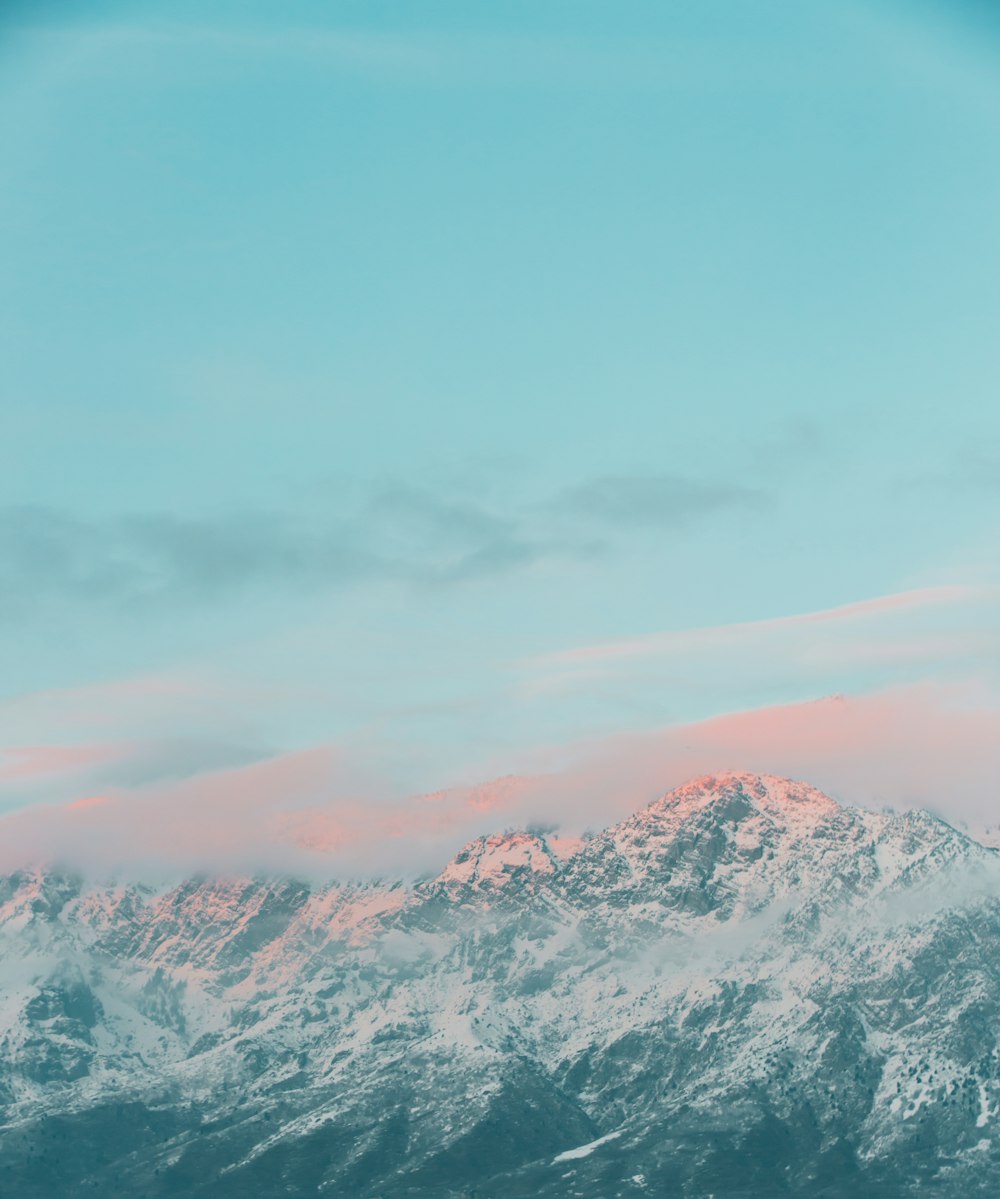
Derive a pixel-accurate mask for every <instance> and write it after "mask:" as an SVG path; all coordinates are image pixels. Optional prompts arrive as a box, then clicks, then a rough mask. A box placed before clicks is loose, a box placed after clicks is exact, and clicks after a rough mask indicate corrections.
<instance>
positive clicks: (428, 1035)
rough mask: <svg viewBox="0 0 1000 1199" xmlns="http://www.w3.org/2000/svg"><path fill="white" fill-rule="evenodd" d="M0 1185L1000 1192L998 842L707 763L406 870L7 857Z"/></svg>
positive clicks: (70, 1192)
mask: <svg viewBox="0 0 1000 1199" xmlns="http://www.w3.org/2000/svg"><path fill="white" fill-rule="evenodd" d="M0 897H2V906H0V938H2V941H0V946H2V959H3V963H4V989H3V1004H2V1009H0V1013H2V1030H0V1036H2V1047H3V1052H2V1061H3V1063H4V1064H3V1073H2V1075H0V1100H2V1102H3V1105H4V1106H3V1113H4V1119H3V1132H2V1135H0V1187H2V1193H3V1194H4V1195H8V1194H9V1195H11V1196H17V1197H18V1199H34V1197H36V1196H37V1197H39V1199H41V1197H42V1196H45V1197H46V1199H47V1197H48V1196H51V1195H53V1194H60V1195H67V1196H75V1195H84V1194H86V1195H95V1196H98V1197H102V1199H103V1197H107V1199H111V1197H112V1196H119V1195H125V1194H128V1195H147V1196H150V1197H154V1196H155V1197H160V1196H168V1195H192V1196H196V1195H205V1196H209V1195H210V1196H222V1197H224V1196H229V1195H232V1196H238V1195H239V1196H242V1195H247V1194H283V1195H291V1196H306V1195H317V1194H324V1193H329V1194H338V1195H345V1196H352V1197H353V1196H358V1197H359V1199H361V1197H366V1199H375V1197H376V1196H381V1197H383V1199H390V1197H396V1196H404V1195H418V1194H419V1195H422V1196H432V1197H441V1199H445V1197H452V1196H465V1195H470V1194H473V1193H475V1194H477V1195H481V1196H496V1197H497V1199H500V1197H501V1196H503V1197H505V1199H511V1197H514V1199H520V1197H521V1196H523V1197H524V1199H527V1197H528V1196H533V1195H551V1196H553V1197H555V1196H565V1195H581V1196H591V1195H607V1196H633V1195H634V1196H641V1195H646V1194H649V1195H679V1196H691V1197H694V1196H699V1197H700V1196H706V1195H709V1194H712V1195H715V1196H717V1197H722V1196H731V1197H733V1199H735V1197H736V1196H754V1197H759V1196H770V1195H782V1194H787V1195H801V1196H810V1197H812V1196H817V1195H827V1196H845V1197H846V1196H849V1195H851V1196H855V1195H858V1194H870V1195H879V1196H891V1197H900V1199H902V1197H904V1196H905V1197H907V1199H908V1197H910V1196H914V1197H916V1196H918V1195H920V1196H924V1195H936V1196H948V1197H950V1196H956V1197H957V1196H969V1195H980V1196H983V1197H984V1199H985V1197H986V1196H992V1195H993V1194H995V1183H996V1178H997V1177H998V1171H1000V1138H998V1137H997V1136H996V1134H995V1122H996V1121H997V1120H998V1119H1000V1045H998V1034H1000V857H998V855H997V853H996V852H995V851H993V850H991V849H989V848H986V847H984V846H983V845H981V844H979V843H978V842H976V841H975V840H973V839H970V838H969V837H967V836H965V835H964V834H962V833H961V832H959V831H957V830H956V829H954V828H952V827H951V826H949V825H948V824H946V823H944V822H943V821H941V820H939V819H937V818H935V817H933V816H930V815H928V814H926V813H922V812H907V813H903V814H891V813H875V812H871V811H864V810H860V809H852V808H845V807H841V806H840V805H838V804H837V803H836V802H834V801H833V800H831V799H830V798H828V797H827V796H825V795H823V794H822V793H821V792H819V791H817V790H815V789H814V788H812V787H810V786H808V785H806V784H804V783H796V782H792V781H789V780H787V779H780V778H775V777H773V776H766V775H765V776H760V775H753V774H741V773H730V774H725V775H716V776H709V777H704V778H699V779H697V780H695V781H693V782H691V783H688V784H686V785H684V786H681V787H679V788H677V789H676V790H674V791H672V792H670V793H669V794H667V795H666V796H664V797H663V798H662V799H660V800H657V801H656V802H654V803H653V804H651V805H649V806H648V807H646V808H643V809H641V810H640V811H638V812H636V813H635V814H634V815H632V816H629V817H627V818H626V819H625V820H623V821H621V822H620V823H618V824H616V825H613V826H611V827H609V828H608V829H606V830H605V831H602V832H598V833H596V834H593V835H591V836H588V837H586V838H582V839H578V840H576V841H568V840H565V839H563V840H560V839H556V838H550V837H548V836H547V835H546V834H545V833H543V832H540V831H537V830H536V831H533V832H532V831H508V832H499V833H496V834H494V835H488V836H484V837H479V838H477V839H475V840H474V841H472V842H471V843H470V844H469V845H467V846H466V847H465V848H464V849H462V850H461V851H460V852H459V853H457V854H456V855H455V856H454V857H453V859H452V860H451V861H450V862H449V863H448V864H447V865H446V866H445V868H444V869H443V870H441V871H440V872H439V873H438V874H437V875H436V876H435V877H432V878H428V879H426V880H425V881H423V882H421V883H419V884H416V885H402V884H400V883H394V882H384V881H383V882H367V883H362V882H357V883H349V884H338V883H336V882H329V883H326V884H323V885H315V884H314V885H307V884H305V883H303V882H301V881H297V880H296V879H294V878H290V877H275V876H272V877H261V878H256V879H252V878H218V877H215V878H204V877H203V878H192V879H189V880H187V881H185V882H184V883H182V884H181V885H178V886H174V887H170V888H168V889H159V890H157V889H154V888H150V887H148V886H142V885H137V884H117V885H101V884H97V883H93V882H91V883H86V882H83V881H82V880H81V879H79V878H76V877H73V876H72V875H69V874H65V873H63V874H60V873H56V872H51V871H49V872H45V871H34V872H30V871H24V872H19V873H14V874H10V875H8V876H6V877H5V878H4V879H3V880H2V883H0Z"/></svg>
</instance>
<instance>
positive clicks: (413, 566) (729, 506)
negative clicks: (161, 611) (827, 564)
mask: <svg viewBox="0 0 1000 1199" xmlns="http://www.w3.org/2000/svg"><path fill="white" fill-rule="evenodd" d="M769 498H770V497H769V495H768V493H766V492H764V491H761V490H757V489H754V488H749V487H744V486H740V485H735V484H729V483H725V482H723V483H711V482H705V481H701V480H696V479H688V478H683V477H680V476H676V475H670V474H663V475H647V476H624V475H622V476H610V475H609V476H605V477H600V478H595V479H591V480H589V481H586V482H584V483H581V484H579V485H575V486H572V487H569V488H566V489H564V490H562V491H560V492H558V493H556V494H555V495H553V496H551V497H549V498H548V499H546V500H543V501H541V502H533V503H527V502H518V500H517V499H515V498H513V497H512V499H511V501H510V502H509V503H507V504H503V505H499V504H497V503H495V502H493V503H487V502H484V501H481V500H479V499H478V498H475V497H471V496H469V495H467V494H454V495H443V494H438V493H435V492H434V491H432V490H430V489H424V488H418V487H413V486H392V487H385V488H383V489H381V490H378V491H376V492H374V493H372V494H370V495H369V496H368V497H367V499H366V500H365V501H364V502H363V503H361V504H360V505H359V506H358V507H356V509H355V510H354V511H352V512H350V513H347V514H345V515H342V516H333V517H327V518H325V519H324V518H323V517H322V515H319V516H316V517H314V518H313V519H310V520H307V519H305V518H302V517H299V516H292V515H289V514H281V513H274V512H253V511H248V512H244V513H241V514H235V515H232V514H231V515H224V516H211V515H205V516H203V517H198V518H194V517H182V516H174V515H169V514H166V513H149V514H134V515H127V516H122V517H114V518H106V519H103V520H92V519H91V520H88V519H84V518H83V517H79V516H76V515H74V514H73V513H70V512H66V511H57V510H53V509H48V508H41V507H31V506H23V507H8V508H6V509H2V510H0V612H2V613H3V614H4V615H5V616H7V617H10V616H14V615H22V616H24V615H29V614H30V613H31V612H33V611H35V610H36V609H37V608H38V606H39V605H43V606H44V605H48V604H51V603H53V602H59V601H60V600H72V601H74V602H81V601H82V602H88V601H89V602H95V603H106V604H107V603H110V604H115V603H118V604H122V605H126V606H130V605H134V604H136V603H140V604H141V603H143V602H155V601H156V600H158V599H166V600H170V601H171V602H176V601H190V602H199V601H201V602H205V601H211V600H213V599H215V598H217V597H221V596H225V595H230V594H232V593H236V592H240V591H244V590H247V589H250V588H258V587H272V588H287V587H294V588H297V589H302V588H304V587H305V588H326V587H337V586H344V585H349V584H357V583H362V582H365V581H368V580H387V579H397V580H400V581H406V582H411V583H415V584H431V585H433V584H440V583H445V582H454V581H461V580H466V579H473V578H477V577H483V576H489V575H498V574H506V573H509V572H512V571H515V570H518V569H521V568H524V567H526V566H530V565H531V564H533V563H536V562H540V561H545V560H558V559H564V560H566V559H570V560H585V559H590V558H594V557H597V556H600V555H602V554H607V553H609V552H611V551H612V550H613V549H614V546H615V545H616V543H618V542H620V541H621V540H622V539H623V538H626V537H628V535H629V534H631V533H646V534H649V533H651V532H652V533H656V532H660V533H665V534H668V533H671V532H676V531H678V530H680V529H682V528H683V527H685V526H687V525H689V524H690V523H691V522H692V521H695V520H699V519H704V518H707V517H710V516H712V515H716V514H719V513H723V512H733V511H735V510H754V509H759V508H761V507H762V506H763V505H765V504H766V503H767V502H768V500H769Z"/></svg>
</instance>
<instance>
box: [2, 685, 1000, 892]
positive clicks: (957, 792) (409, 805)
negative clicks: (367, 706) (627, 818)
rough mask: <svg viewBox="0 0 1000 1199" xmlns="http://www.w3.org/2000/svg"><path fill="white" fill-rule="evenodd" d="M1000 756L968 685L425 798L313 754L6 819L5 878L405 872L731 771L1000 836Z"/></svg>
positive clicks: (788, 711)
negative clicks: (936, 816)
mask: <svg viewBox="0 0 1000 1199" xmlns="http://www.w3.org/2000/svg"><path fill="white" fill-rule="evenodd" d="M998 744H1000V709H998V708H997V707H996V706H995V705H993V704H991V703H990V702H988V701H987V699H986V698H985V697H984V696H983V695H981V694H978V693H976V692H975V691H974V690H972V689H970V688H963V689H959V688H956V687H950V688H946V687H943V686H940V685H929V684H927V685H921V686H913V687H902V688H895V689H891V690H886V691H882V692H878V693H875V694H871V695H865V696H853V697H847V696H834V697H830V698H827V699H822V700H816V701H813V702H810V703H802V704H789V705H783V706H778V707H770V708H764V709H758V710H754V711H746V712H737V713H733V714H731V715H726V716H720V717H716V718H714V719H711V720H706V721H701V722H698V723H695V724H686V725H675V726H672V727H669V728H664V729H660V730H654V731H649V732H645V733H637V734H631V735H627V736H617V737H611V738H607V739H605V740H603V741H600V742H598V743H596V744H588V745H576V746H558V747H552V748H551V749H550V750H549V751H547V752H546V753H536V754H533V755H531V762H530V763H528V765H529V767H530V769H529V771H528V772H526V773H524V774H520V775H512V776H508V777H505V778H501V779H497V780H495V781H493V782H491V783H486V784H477V785H471V786H454V787H450V788H445V789H443V790H441V791H437V792H434V793H431V794H424V795H416V796H414V795H405V794H401V793H400V791H399V789H398V788H394V787H391V786H389V785H388V784H387V783H386V782H385V781H384V780H381V779H379V778H378V776H377V775H376V774H374V773H373V772H371V771H369V770H366V769H365V768H364V767H363V766H361V765H359V764H358V763H356V762H353V761H351V760H349V759H348V758H347V757H346V756H345V755H344V754H343V753H341V752H340V751H338V750H336V749H334V748H332V747H329V746H319V747H314V748H311V749H306V750H301V751H297V752H294V753H288V754H284V755H280V756H278V757H274V758H271V759H269V760H267V761H264V762H259V763H256V764H253V765H251V766H245V767H240V768H237V769H229V770H220V771H215V772H212V773H207V774H202V775H199V776H197V777H195V778H191V779H187V780H184V781H183V782H180V783H174V784H171V785H158V786H155V787H145V788H134V789H117V790H115V789H111V790H109V791H107V792H106V793H103V794H101V795H100V796H93V795H81V797H80V798H79V799H78V800H76V801H73V802H72V803H70V804H69V805H59V806H58V807H44V808H42V807H35V808H27V809H23V810H21V811H20V812H16V813H12V814H10V815H7V816H6V817H3V818H0V846H2V850H0V866H3V867H4V868H11V867H13V866H16V865H22V864H24V863H25V862H27V861H38V860H52V859H54V858H63V859H68V860H70V861H74V862H78V863H81V864H83V865H87V866H91V867H93V868H95V869H100V870H111V869H114V868H115V867H118V866H124V867H126V868H133V869H136V870H149V869H153V868H167V869H170V870H175V871H176V870H191V869H219V870H253V869H258V868H273V869H289V870H301V871H308V872H310V873H320V874H323V875H327V876H329V877H336V876H350V875H359V874H361V875H363V874H381V875H387V874H393V875H394V874H411V873H413V872H415V871H420V870H425V869H435V868H437V867H440V866H441V865H442V864H443V863H444V862H445V861H446V860H447V859H448V858H449V857H450V856H451V855H452V854H453V853H454V852H455V851H456V850H457V849H458V848H459V847H460V846H461V845H462V844H463V843H464V842H465V841H467V840H468V839H469V838H471V837H472V836H475V835H477V834H478V833H480V832H486V831H494V830H496V829H502V828H504V827H508V826H523V825H524V824H529V823H546V824H550V825H556V826H558V827H560V828H561V829H562V830H563V831H564V832H565V833H566V834H568V835H573V834H576V833H579V832H580V831H581V830H583V829H584V828H586V827H600V826H603V825H605V824H608V823H610V822H613V821H615V820H617V819H620V818H621V817H622V816H624V815H626V814H627V813H629V812H631V811H634V810H635V809H637V808H638V807H640V806H642V805H643V804H644V803H647V802H649V801H650V800H652V799H654V798H655V797H656V796H657V795H660V794H662V793H663V792H664V791H666V790H668V789H669V788H671V787H673V786H675V785H677V784H679V783H681V782H683V781H684V780H685V779H688V778H690V777H693V776H695V775H698V774H703V773H710V772H713V771H718V770H723V769H748V770H756V771H761V772H767V773H775V774H786V775H790V776H792V777H796V778H801V779H805V780H807V781H809V782H812V783H814V784H816V785H817V786H819V787H820V788H822V789H823V790H825V791H827V792H829V793H830V794H832V795H833V796H835V797H836V798H838V799H841V800H842V801H844V802H847V803H854V804H862V805H875V806H879V805H882V804H885V803H889V804H893V805H897V806H902V807H907V806H925V807H931V808H934V809H936V810H939V811H942V812H943V813H944V814H946V815H947V816H949V817H951V818H953V819H957V820H962V819H964V820H969V821H973V822H982V823H985V822H987V821H990V820H992V821H994V822H995V819H996V812H997V811H998V810H1000V803H998V802H997V793H996V783H995V778H994V775H995V767H996V746H997V745H998Z"/></svg>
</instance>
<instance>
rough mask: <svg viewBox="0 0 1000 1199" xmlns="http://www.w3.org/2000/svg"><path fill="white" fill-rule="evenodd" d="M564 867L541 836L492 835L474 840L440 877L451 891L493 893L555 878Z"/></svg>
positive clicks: (441, 885) (437, 880)
mask: <svg viewBox="0 0 1000 1199" xmlns="http://www.w3.org/2000/svg"><path fill="white" fill-rule="evenodd" d="M559 867H560V861H559V858H558V856H557V855H556V853H555V852H554V851H553V850H552V849H551V848H550V846H549V845H548V843H547V841H546V840H545V838H544V837H542V836H539V835H538V834H537V833H529V832H507V833H492V834H490V835H488V836H482V837H476V838H475V839H474V840H473V841H470V842H469V843H468V845H466V846H465V847H464V848H463V849H462V850H461V851H460V852H459V853H457V854H456V855H455V857H453V858H452V860H451V861H450V862H449V863H448V865H447V866H445V868H444V870H442V871H441V873H440V874H439V875H438V876H437V878H436V879H435V880H434V883H435V884H436V885H437V886H440V887H444V888H446V889H448V890H452V891H453V890H461V889H468V888H474V889H477V890H493V889H496V888H499V887H503V886H505V885H507V884H508V883H509V882H510V881H511V880H513V879H522V880H525V879H529V878H531V877H533V876H538V875H540V876H548V875H553V874H555V873H556V871H557V870H558V869H559Z"/></svg>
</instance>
